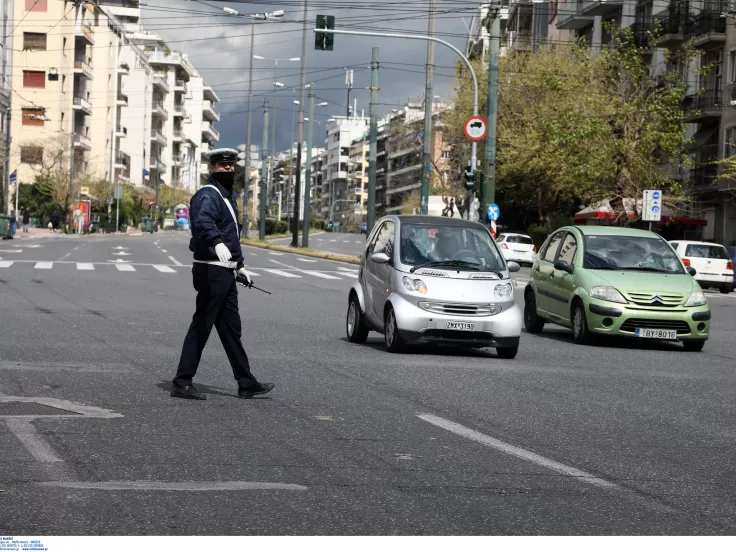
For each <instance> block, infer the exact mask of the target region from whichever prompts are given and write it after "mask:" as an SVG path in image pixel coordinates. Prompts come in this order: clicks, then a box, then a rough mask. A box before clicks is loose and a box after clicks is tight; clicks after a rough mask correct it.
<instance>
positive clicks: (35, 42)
mask: <svg viewBox="0 0 736 552" xmlns="http://www.w3.org/2000/svg"><path fill="white" fill-rule="evenodd" d="M23 49H24V50H45V49H46V33H23Z"/></svg>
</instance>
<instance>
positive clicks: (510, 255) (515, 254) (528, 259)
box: [503, 250, 537, 263]
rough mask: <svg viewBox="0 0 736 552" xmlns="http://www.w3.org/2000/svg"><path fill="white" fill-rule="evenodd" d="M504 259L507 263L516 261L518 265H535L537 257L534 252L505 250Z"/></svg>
mask: <svg viewBox="0 0 736 552" xmlns="http://www.w3.org/2000/svg"><path fill="white" fill-rule="evenodd" d="M503 258H504V259H506V260H507V261H515V262H517V263H534V261H535V260H536V258H537V255H536V253H532V252H528V253H527V252H524V251H512V250H503Z"/></svg>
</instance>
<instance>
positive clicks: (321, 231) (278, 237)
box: [266, 230, 327, 241]
mask: <svg viewBox="0 0 736 552" xmlns="http://www.w3.org/2000/svg"><path fill="white" fill-rule="evenodd" d="M320 234H327V232H325V231H324V230H320V231H319V232H310V233H309V237H310V238H311V237H312V236H319V235H320ZM291 236H292V235H291V234H286V235H285V236H277V237H275V238H270V237H268V236H266V241H274V240H285V239H287V238H290V237H291ZM299 236H301V234H299Z"/></svg>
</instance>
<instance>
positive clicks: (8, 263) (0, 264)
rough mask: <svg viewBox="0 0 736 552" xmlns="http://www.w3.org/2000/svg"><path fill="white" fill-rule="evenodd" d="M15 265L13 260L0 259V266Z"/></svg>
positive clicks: (8, 266)
mask: <svg viewBox="0 0 736 552" xmlns="http://www.w3.org/2000/svg"><path fill="white" fill-rule="evenodd" d="M11 266H13V261H0V268H10V267H11Z"/></svg>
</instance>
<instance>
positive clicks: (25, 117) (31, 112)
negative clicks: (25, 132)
mask: <svg viewBox="0 0 736 552" xmlns="http://www.w3.org/2000/svg"><path fill="white" fill-rule="evenodd" d="M21 112H22V117H21V121H22V124H23V125H24V126H43V123H44V119H45V117H46V116H45V113H46V111H45V110H44V109H38V108H36V109H29V108H25V107H24V108H23V109H21Z"/></svg>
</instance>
